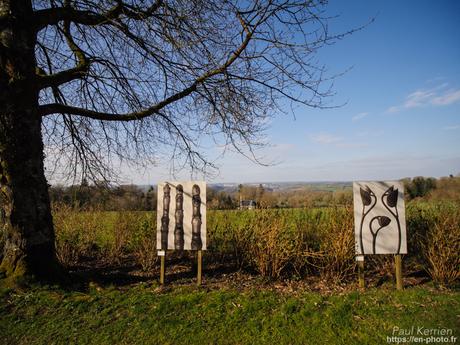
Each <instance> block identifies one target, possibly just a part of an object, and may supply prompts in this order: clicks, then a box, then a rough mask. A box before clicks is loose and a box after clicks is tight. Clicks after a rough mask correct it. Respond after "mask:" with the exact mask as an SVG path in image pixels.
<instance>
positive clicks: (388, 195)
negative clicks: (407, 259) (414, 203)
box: [382, 186, 401, 254]
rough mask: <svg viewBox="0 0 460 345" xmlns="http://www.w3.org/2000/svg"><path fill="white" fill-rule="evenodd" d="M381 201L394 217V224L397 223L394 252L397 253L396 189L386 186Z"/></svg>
mask: <svg viewBox="0 0 460 345" xmlns="http://www.w3.org/2000/svg"><path fill="white" fill-rule="evenodd" d="M385 199H386V202H385ZM382 203H383V205H384V206H385V208H386V209H387V210H388V211H389V212H390V213H391V214H392V215H393V217H395V219H396V224H397V225H398V246H397V248H398V249H397V250H396V254H399V252H400V251H401V223H400V221H399V214H398V189H395V188H394V186H391V187H390V188H388V189H387V191H386V192H385V193H383V195H382ZM393 209H394V211H393Z"/></svg>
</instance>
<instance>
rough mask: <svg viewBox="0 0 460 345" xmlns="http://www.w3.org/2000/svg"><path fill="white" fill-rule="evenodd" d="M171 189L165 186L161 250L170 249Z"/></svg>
mask: <svg viewBox="0 0 460 345" xmlns="http://www.w3.org/2000/svg"><path fill="white" fill-rule="evenodd" d="M170 192H171V187H169V185H168V184H165V186H164V187H163V216H162V217H161V249H162V250H167V249H168V232H169V203H170V201H171V196H170Z"/></svg>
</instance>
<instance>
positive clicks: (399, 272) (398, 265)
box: [395, 254, 403, 290]
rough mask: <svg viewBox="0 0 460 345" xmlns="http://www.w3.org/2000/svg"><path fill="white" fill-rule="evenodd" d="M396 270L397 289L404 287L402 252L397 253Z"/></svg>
mask: <svg viewBox="0 0 460 345" xmlns="http://www.w3.org/2000/svg"><path fill="white" fill-rule="evenodd" d="M395 271H396V289H397V290H402V289H403V281H402V257H401V254H397V255H395Z"/></svg>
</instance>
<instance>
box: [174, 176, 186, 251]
mask: <svg viewBox="0 0 460 345" xmlns="http://www.w3.org/2000/svg"><path fill="white" fill-rule="evenodd" d="M183 205H184V188H183V187H182V185H181V184H180V185H178V186H177V187H176V213H175V218H176V226H175V227H174V249H177V250H183V249H184V206H183Z"/></svg>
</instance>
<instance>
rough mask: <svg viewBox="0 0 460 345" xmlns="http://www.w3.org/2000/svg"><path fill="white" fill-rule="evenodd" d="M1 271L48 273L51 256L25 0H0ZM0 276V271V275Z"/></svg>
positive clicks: (28, 9) (29, 9)
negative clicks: (0, 22)
mask: <svg viewBox="0 0 460 345" xmlns="http://www.w3.org/2000/svg"><path fill="white" fill-rule="evenodd" d="M0 16H7V18H8V22H6V24H3V26H2V27H0V90H1V92H0V202H1V205H0V226H1V228H0V231H1V238H0V275H3V277H5V276H6V277H7V278H12V279H16V278H17V277H23V276H29V275H32V276H35V277H36V278H38V279H46V280H47V279H52V278H53V275H55V273H56V272H59V271H60V266H59V265H58V263H57V260H56V256H55V245H54V230H53V222H52V217H51V209H50V201H49V196H48V185H47V182H46V178H45V175H44V167H43V158H44V157H43V156H44V155H43V141H42V136H41V116H40V115H39V113H38V90H37V89H36V87H35V86H34V83H33V80H34V78H35V66H36V61H35V52H34V48H35V43H36V35H35V33H34V32H33V25H24V23H32V22H33V18H32V5H31V3H30V0H0ZM4 23H5V22H4ZM0 277H1V276H0Z"/></svg>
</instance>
